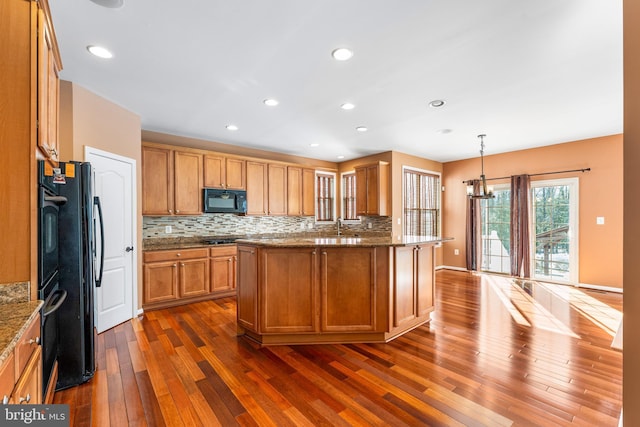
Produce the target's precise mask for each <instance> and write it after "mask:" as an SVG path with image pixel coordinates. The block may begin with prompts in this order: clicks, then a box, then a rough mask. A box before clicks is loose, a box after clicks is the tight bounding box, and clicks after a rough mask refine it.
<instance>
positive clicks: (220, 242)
mask: <svg viewBox="0 0 640 427" xmlns="http://www.w3.org/2000/svg"><path fill="white" fill-rule="evenodd" d="M235 242H236V239H211V240H206V241H205V242H204V243H205V244H207V245H228V244H229V243H235Z"/></svg>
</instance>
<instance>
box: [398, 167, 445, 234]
mask: <svg viewBox="0 0 640 427" xmlns="http://www.w3.org/2000/svg"><path fill="white" fill-rule="evenodd" d="M407 170H409V171H414V172H421V173H427V174H431V175H437V176H438V182H440V191H439V192H438V209H439V213H440V215H438V231H439V234H440V236H442V217H443V216H444V214H443V212H442V172H436V171H432V170H427V169H420V168H416V167H413V166H406V165H402V175H401V176H402V216H401V218H404V217H405V213H404V207H405V197H404V195H405V194H406V188H405V185H404V172H405V171H407ZM404 230H405V228H404V224H402V233H403V234H404Z"/></svg>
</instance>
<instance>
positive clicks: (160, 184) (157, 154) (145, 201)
mask: <svg viewBox="0 0 640 427" xmlns="http://www.w3.org/2000/svg"><path fill="white" fill-rule="evenodd" d="M171 153H172V152H171V150H165V149H162V148H155V147H144V146H143V147H142V214H143V215H172V214H173V157H172V155H171Z"/></svg>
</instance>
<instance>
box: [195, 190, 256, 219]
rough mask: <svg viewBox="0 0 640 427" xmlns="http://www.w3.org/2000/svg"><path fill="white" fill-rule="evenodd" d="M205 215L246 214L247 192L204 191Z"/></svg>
mask: <svg viewBox="0 0 640 427" xmlns="http://www.w3.org/2000/svg"><path fill="white" fill-rule="evenodd" d="M204 212H205V213H235V214H240V215H244V214H246V213H247V192H246V191H244V190H221V189H218V188H205V189H204Z"/></svg>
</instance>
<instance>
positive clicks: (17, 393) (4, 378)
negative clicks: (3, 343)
mask: <svg viewBox="0 0 640 427" xmlns="http://www.w3.org/2000/svg"><path fill="white" fill-rule="evenodd" d="M39 335H40V315H37V316H36V317H35V318H34V319H33V320H31V323H30V324H29V325H28V326H27V328H26V330H25V332H24V333H23V335H22V336H21V337H20V338H19V339H18V342H17V344H16V347H15V349H14V350H13V351H12V352H11V353H10V354H9V357H7V358H6V359H5V361H4V363H3V364H2V366H0V398H1V399H2V403H3V404H23V403H29V404H40V403H42V347H41V345H40V340H39Z"/></svg>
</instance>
